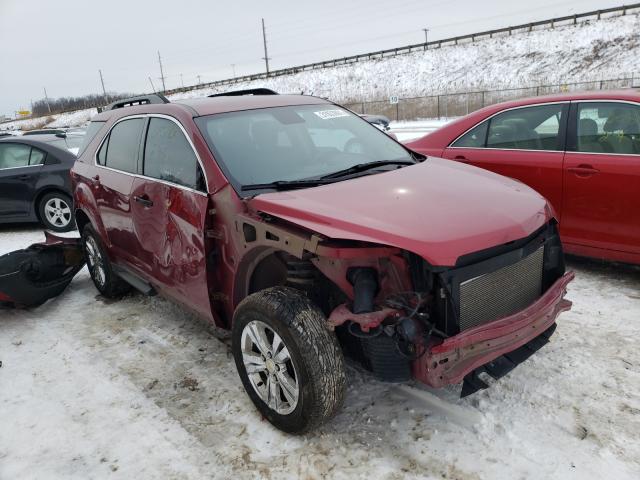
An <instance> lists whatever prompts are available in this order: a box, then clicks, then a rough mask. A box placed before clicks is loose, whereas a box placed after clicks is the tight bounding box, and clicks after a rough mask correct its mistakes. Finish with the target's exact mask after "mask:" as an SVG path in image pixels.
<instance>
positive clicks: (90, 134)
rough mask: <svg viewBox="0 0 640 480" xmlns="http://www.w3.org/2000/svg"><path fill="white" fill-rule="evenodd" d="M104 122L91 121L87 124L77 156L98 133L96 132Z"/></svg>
mask: <svg viewBox="0 0 640 480" xmlns="http://www.w3.org/2000/svg"><path fill="white" fill-rule="evenodd" d="M105 123H106V122H91V123H90V124H89V127H88V128H87V131H86V132H85V134H84V137H83V139H82V144H81V145H80V148H79V149H78V156H80V155H82V153H83V152H84V151H85V150H86V149H87V147H88V146H89V144H90V143H91V140H93V139H94V138H95V136H96V135H97V134H98V132H99V131H100V129H101V128H102V127H103V126H104V124H105Z"/></svg>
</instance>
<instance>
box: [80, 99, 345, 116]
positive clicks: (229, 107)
mask: <svg viewBox="0 0 640 480" xmlns="http://www.w3.org/2000/svg"><path fill="white" fill-rule="evenodd" d="M321 104H327V105H333V104H332V103H331V102H329V101H328V100H325V99H322V98H319V97H312V96H310V95H230V96H217V97H199V98H188V99H180V100H175V101H173V102H170V103H154V104H146V105H136V106H131V107H125V108H118V109H115V110H108V111H104V112H102V113H100V114H98V115H96V116H95V117H93V118H92V120H93V121H105V120H108V119H110V118H112V117H114V116H115V117H121V116H128V115H135V114H144V113H166V114H171V113H172V112H174V111H175V110H176V109H181V110H187V111H189V112H190V114H191V115H192V116H194V117H200V116H204V115H215V114H218V113H227V112H238V111H243V110H255V109H260V108H272V107H286V106H292V105H321Z"/></svg>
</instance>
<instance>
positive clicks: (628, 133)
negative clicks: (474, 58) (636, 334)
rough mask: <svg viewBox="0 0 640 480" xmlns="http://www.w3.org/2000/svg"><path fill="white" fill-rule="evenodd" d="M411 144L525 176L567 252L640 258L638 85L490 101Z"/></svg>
mask: <svg viewBox="0 0 640 480" xmlns="http://www.w3.org/2000/svg"><path fill="white" fill-rule="evenodd" d="M407 146H409V147H410V148H411V149H413V150H415V151H416V152H420V153H423V154H425V155H434V156H437V157H443V158H448V159H452V160H456V161H458V162H463V163H468V164H471V165H475V166H478V167H482V168H485V169H487V170H491V171H492V172H496V173H499V174H501V175H505V176H507V177H511V178H514V179H517V180H520V181H522V182H524V183H525V184H527V185H529V186H530V187H532V188H533V189H535V190H537V191H538V192H540V193H541V194H542V195H544V196H545V197H546V198H547V199H548V200H549V201H550V202H551V204H552V205H553V207H554V209H555V211H556V214H557V216H558V220H559V222H560V234H561V236H562V241H563V244H564V246H565V251H566V252H568V253H573V254H576V255H582V256H588V257H596V258H602V259H607V260H615V261H622V262H629V263H636V264H638V263H640V195H638V192H639V191H640V92H638V91H637V90H623V91H611V92H593V93H591V92H588V93H572V94H563V95H553V96H546V97H536V98H530V99H525V100H518V101H513V102H507V103H501V104H498V105H492V106H490V107H486V108H484V109H482V110H479V111H477V112H474V113H472V114H470V115H467V116H466V117H464V118H461V119H459V120H457V121H455V122H453V123H451V124H449V125H446V126H444V127H442V128H441V129H439V130H437V131H435V132H433V133H430V134H428V135H426V136H424V137H422V138H420V139H418V140H415V141H412V142H408V143H407Z"/></svg>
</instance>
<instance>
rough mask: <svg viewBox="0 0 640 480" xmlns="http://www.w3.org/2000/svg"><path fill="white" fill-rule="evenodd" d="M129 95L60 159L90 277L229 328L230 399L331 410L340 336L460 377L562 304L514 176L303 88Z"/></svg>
mask: <svg viewBox="0 0 640 480" xmlns="http://www.w3.org/2000/svg"><path fill="white" fill-rule="evenodd" d="M243 93H244V94H243ZM134 100H135V101H131V100H129V101H127V100H124V101H121V102H117V103H115V104H113V105H112V106H110V107H109V108H107V109H106V111H104V112H103V113H101V114H99V115H97V116H96V117H95V118H94V119H93V121H92V123H91V126H90V127H89V129H88V132H87V135H86V136H87V143H86V145H85V146H84V147H83V148H82V152H81V154H80V156H79V158H78V160H77V162H76V164H75V166H74V167H73V170H72V178H73V181H74V184H75V197H74V198H75V205H76V208H77V210H76V219H77V224H78V228H79V230H80V231H81V232H82V238H83V242H84V248H85V251H86V258H87V263H88V266H89V272H90V274H91V276H92V278H93V281H94V283H95V285H96V287H97V288H98V290H99V291H100V292H101V293H102V294H103V295H104V296H107V297H113V296H117V295H120V294H122V293H124V292H126V291H127V289H129V288H130V286H131V285H132V286H134V287H136V288H137V289H139V290H141V291H142V292H145V293H147V294H154V293H156V292H159V293H161V294H162V295H165V296H167V297H169V298H171V299H173V300H174V301H176V302H179V303H181V304H182V305H184V306H185V307H188V308H190V309H191V310H193V311H195V312H196V313H198V314H199V315H201V316H202V317H204V318H205V319H207V320H209V321H211V322H214V323H215V324H216V325H217V326H219V327H221V328H226V329H231V331H232V350H233V355H234V358H235V362H236V366H237V368H238V373H239V375H240V378H241V380H242V383H243V385H244V387H245V389H246V391H247V393H248V395H249V397H250V398H251V400H252V401H253V402H254V403H255V405H256V406H257V408H258V409H259V410H260V412H261V413H262V414H263V415H264V416H265V417H266V418H267V419H268V420H269V421H270V422H272V423H273V424H274V425H276V426H277V427H278V428H280V429H282V430H285V431H287V432H294V433H300V432H303V431H307V430H309V429H311V428H313V427H315V426H317V425H319V424H320V423H321V422H323V421H325V420H326V419H328V418H329V417H331V416H332V415H333V414H334V413H335V412H336V411H337V410H338V408H339V406H340V405H341V403H342V400H343V397H344V393H345V387H346V376H345V367H344V361H343V352H344V354H347V355H349V356H351V357H353V358H355V359H357V360H359V361H361V362H362V364H363V365H364V366H365V367H366V368H368V369H370V370H371V371H372V372H373V373H374V374H375V375H376V376H378V377H379V378H381V379H383V380H388V381H406V380H409V379H410V378H412V377H413V378H416V379H417V380H418V381H421V382H424V383H426V384H428V385H432V386H434V387H440V386H443V385H447V384H451V383H458V382H462V381H463V380H464V385H463V393H464V394H466V393H470V392H473V391H474V390H476V389H478V388H484V387H486V385H485V384H484V383H482V381H481V380H480V379H479V378H478V373H481V372H482V371H486V372H488V373H489V375H492V376H494V377H495V378H498V377H500V376H501V375H503V374H505V373H506V372H508V371H509V370H511V369H512V368H513V367H514V366H515V365H516V364H517V363H519V362H520V361H522V360H523V359H524V358H526V357H527V356H528V355H530V354H531V353H533V352H534V351H535V350H537V349H538V348H539V347H540V346H541V345H543V344H544V343H545V342H546V341H547V339H548V337H549V336H550V335H551V333H552V332H553V329H554V327H555V321H556V318H557V316H558V314H559V313H560V312H562V311H564V310H567V309H568V308H569V307H570V305H571V304H570V302H568V301H567V300H565V299H564V298H563V297H564V294H565V289H566V287H567V284H568V282H569V281H570V280H571V278H572V274H571V273H565V270H564V262H563V254H562V247H561V244H560V239H559V236H558V234H557V229H556V221H555V219H554V217H553V213H552V210H551V208H550V207H549V206H548V204H547V202H546V200H545V199H544V198H543V197H542V196H540V195H539V194H538V193H536V192H534V191H533V190H531V189H530V188H528V187H526V186H525V185H523V184H521V183H519V182H515V181H513V180H510V179H507V178H505V177H501V176H499V175H495V174H493V173H490V172H486V171H483V170H480V169H477V168H471V167H467V166H465V165H457V164H454V163H451V162H448V161H445V160H440V159H435V158H434V159H432V158H428V159H427V158H425V157H424V156H422V155H419V154H416V153H414V152H411V151H410V150H408V149H407V148H406V147H404V146H402V145H401V144H399V143H397V142H396V141H395V140H393V139H391V138H390V137H389V136H388V135H386V134H385V133H383V132H381V131H380V130H378V129H377V128H375V127H374V126H372V125H370V124H369V123H367V122H366V121H365V120H363V119H361V118H359V117H358V116H357V115H355V114H353V113H351V112H349V111H348V110H346V109H343V108H342V107H340V106H338V105H335V104H332V103H330V102H328V101H326V100H323V99H319V98H315V97H309V96H298V95H277V94H268V92H265V91H264V90H260V91H248V92H239V93H238V92H232V93H230V94H227V95H219V96H215V97H214V98H205V99H194V100H184V101H180V102H179V103H168V102H166V100H165V99H163V98H161V97H158V96H151V97H148V98H142V99H140V98H138V99H134ZM132 103H146V104H144V105H139V106H130V105H131V104H132Z"/></svg>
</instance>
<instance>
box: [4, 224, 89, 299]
mask: <svg viewBox="0 0 640 480" xmlns="http://www.w3.org/2000/svg"><path fill="white" fill-rule="evenodd" d="M45 238H46V240H45V242H44V243H36V244H34V245H31V246H30V247H28V248H26V249H24V250H17V251H15V252H11V253H7V254H6V255H2V256H0V307H5V308H15V307H20V308H28V307H37V306H38V305H41V304H43V303H44V302H46V301H47V300H48V299H50V298H53V297H56V296H58V295H60V294H61V293H62V292H63V291H64V289H65V288H67V285H69V283H71V280H73V277H75V275H76V274H77V273H78V272H79V271H80V269H81V268H82V267H83V266H84V252H83V250H82V244H81V242H80V239H78V238H65V237H58V236H56V235H52V234H50V233H48V232H45Z"/></svg>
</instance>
